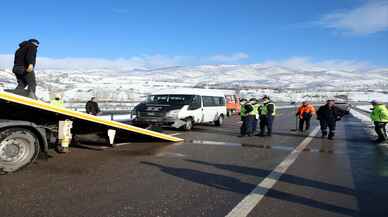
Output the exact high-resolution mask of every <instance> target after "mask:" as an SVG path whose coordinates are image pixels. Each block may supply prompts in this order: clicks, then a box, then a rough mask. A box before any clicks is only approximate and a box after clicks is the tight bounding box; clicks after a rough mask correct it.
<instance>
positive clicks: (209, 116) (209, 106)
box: [202, 96, 217, 123]
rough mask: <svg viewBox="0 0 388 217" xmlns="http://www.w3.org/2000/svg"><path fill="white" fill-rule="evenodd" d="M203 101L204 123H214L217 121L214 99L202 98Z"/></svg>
mask: <svg viewBox="0 0 388 217" xmlns="http://www.w3.org/2000/svg"><path fill="white" fill-rule="evenodd" d="M202 101H203V116H204V120H203V122H204V123H208V122H212V121H215V120H216V116H217V107H216V105H215V100H214V97H212V96H202Z"/></svg>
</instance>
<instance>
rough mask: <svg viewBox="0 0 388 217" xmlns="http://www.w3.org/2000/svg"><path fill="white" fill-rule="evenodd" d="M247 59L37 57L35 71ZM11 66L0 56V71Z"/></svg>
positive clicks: (10, 59) (6, 56) (223, 56)
mask: <svg viewBox="0 0 388 217" xmlns="http://www.w3.org/2000/svg"><path fill="white" fill-rule="evenodd" d="M246 58H248V55H247V54H245V53H236V54H232V55H226V54H219V55H214V56H210V57H193V56H167V55H159V54H158V55H143V56H134V57H130V58H118V59H104V58H72V57H69V58H50V57H38V59H37V69H38V70H40V69H57V70H61V69H62V70H93V69H110V70H117V71H125V70H133V69H155V68H163V67H171V66H187V65H201V64H214V63H217V64H230V63H238V62H239V61H241V60H243V59H246ZM12 64H13V55H9V54H3V55H1V54H0V69H10V68H12Z"/></svg>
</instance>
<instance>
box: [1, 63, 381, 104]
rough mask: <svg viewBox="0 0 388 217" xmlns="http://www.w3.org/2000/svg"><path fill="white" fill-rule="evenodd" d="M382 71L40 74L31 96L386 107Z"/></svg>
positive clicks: (259, 67) (10, 80) (237, 68)
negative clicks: (191, 97) (231, 96)
mask: <svg viewBox="0 0 388 217" xmlns="http://www.w3.org/2000/svg"><path fill="white" fill-rule="evenodd" d="M386 75H388V70H387V69H374V70H370V71H365V72H358V71H345V70H335V69H326V68H322V67H307V66H298V67H293V68H290V67H284V66H280V65H274V64H252V65H202V66H187V67H169V68H160V69H135V70H131V71H117V70H113V69H107V68H103V69H86V70H81V69H77V70H65V69H42V70H39V69H38V70H37V79H38V90H37V95H38V96H39V97H41V98H42V99H44V100H48V99H49V98H50V97H52V96H53V94H55V93H61V94H62V95H63V96H64V99H65V100H67V101H85V100H88V99H89V98H90V97H92V96H96V97H97V98H99V99H100V100H113V101H140V100H143V99H144V97H145V96H146V95H147V94H149V93H151V92H155V91H157V90H159V89H174V88H182V87H194V86H195V87H200V88H204V87H212V88H217V89H241V92H240V94H241V96H242V97H246V98H250V97H255V98H258V97H261V96H263V95H265V94H266V95H270V96H271V97H272V99H273V100H275V101H285V102H290V101H296V102H298V101H303V100H312V101H318V100H319V101H322V100H325V99H327V98H333V97H336V96H338V95H347V97H348V99H349V100H352V101H370V100H372V99H378V100H381V101H385V102H388V76H386ZM0 83H2V84H4V86H5V88H14V87H15V86H16V85H15V84H16V80H15V78H14V75H13V73H12V72H11V70H9V69H6V70H1V69H0Z"/></svg>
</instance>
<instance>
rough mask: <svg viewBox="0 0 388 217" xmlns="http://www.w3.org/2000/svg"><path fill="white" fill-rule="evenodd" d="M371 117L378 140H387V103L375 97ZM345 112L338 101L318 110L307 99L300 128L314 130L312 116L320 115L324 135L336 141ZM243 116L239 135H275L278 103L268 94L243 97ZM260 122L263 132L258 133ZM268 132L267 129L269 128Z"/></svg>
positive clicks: (299, 116) (300, 111)
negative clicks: (274, 128)
mask: <svg viewBox="0 0 388 217" xmlns="http://www.w3.org/2000/svg"><path fill="white" fill-rule="evenodd" d="M371 104H372V106H373V108H372V113H371V119H372V121H373V123H374V125H375V131H376V134H377V135H378V139H377V140H376V142H377V143H381V142H385V141H387V139H388V137H387V131H386V126H387V124H388V109H387V107H386V106H385V104H384V103H382V102H378V101H376V100H373V101H372V102H371ZM345 113H346V112H345V111H344V110H343V109H341V108H339V107H337V106H336V105H335V100H332V99H330V100H327V101H326V104H325V105H323V106H320V107H319V109H318V110H316V109H315V107H314V106H313V105H312V104H311V103H309V102H307V101H304V102H302V104H301V105H300V106H299V107H298V109H297V110H296V113H295V115H296V117H297V124H298V125H299V127H297V128H298V131H299V132H301V133H303V132H307V131H309V129H310V125H311V124H310V122H311V118H312V117H313V116H314V115H316V117H317V120H318V121H319V124H320V128H321V133H322V134H321V135H322V136H321V137H322V138H326V137H327V138H328V139H329V140H333V138H334V136H335V130H336V123H337V121H340V120H341V119H342V117H343V116H344V115H345ZM240 116H241V121H242V125H241V127H240V135H239V137H244V136H253V135H256V136H272V125H273V122H274V120H275V116H276V106H275V104H274V103H273V102H272V101H271V100H270V98H269V97H268V96H264V97H263V98H262V99H261V100H257V99H255V98H252V99H250V100H246V99H241V100H240ZM258 123H259V126H260V129H259V133H258V134H255V133H256V130H257V125H258ZM266 129H267V131H266V132H265V130H266Z"/></svg>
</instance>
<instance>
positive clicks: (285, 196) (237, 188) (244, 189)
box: [141, 160, 357, 216]
mask: <svg viewBox="0 0 388 217" xmlns="http://www.w3.org/2000/svg"><path fill="white" fill-rule="evenodd" d="M188 161H189V162H192V163H197V164H202V165H208V166H214V167H216V168H220V169H223V170H229V171H233V172H238V173H242V174H246V175H253V176H257V177H262V178H264V177H266V176H268V175H269V174H270V172H271V171H267V170H262V169H255V168H250V167H241V166H234V165H224V164H214V163H208V162H203V161H194V160H188ZM141 163H142V164H145V165H149V166H153V167H157V168H159V169H160V170H161V171H162V172H164V173H166V174H169V175H173V176H176V177H179V178H181V179H184V180H187V181H190V182H194V183H199V184H202V185H206V186H210V187H213V188H217V189H221V190H226V191H230V192H234V193H238V194H243V195H246V194H249V193H251V191H252V190H253V189H255V188H256V185H253V184H250V183H246V182H241V181H240V180H239V179H237V178H234V177H229V176H224V175H219V174H213V173H208V172H202V171H198V170H193V169H186V168H177V167H170V166H164V165H160V164H156V163H152V162H144V161H143V162H141ZM281 180H282V181H284V182H289V183H292V184H298V185H304V186H310V187H315V188H319V189H323V190H328V191H333V192H338V193H343V194H350V195H353V194H354V192H353V190H352V189H349V188H346V187H342V186H336V185H332V184H328V183H322V182H317V181H314V180H308V179H304V178H301V177H295V176H290V175H284V177H281ZM263 190H265V189H263ZM257 192H265V191H260V190H259V191H257ZM266 196H267V197H272V198H276V199H279V200H284V201H288V202H292V203H297V204H301V205H304V206H309V207H313V208H317V209H322V210H326V211H330V212H335V213H339V214H343V215H348V216H357V211H356V210H353V209H348V208H345V207H339V206H335V205H332V204H329V203H324V202H321V201H317V200H313V199H310V198H305V197H301V196H298V195H293V194H289V193H286V192H281V191H278V190H272V189H271V190H270V191H268V193H267V194H266Z"/></svg>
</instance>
